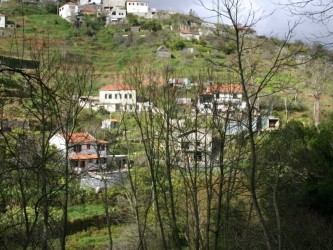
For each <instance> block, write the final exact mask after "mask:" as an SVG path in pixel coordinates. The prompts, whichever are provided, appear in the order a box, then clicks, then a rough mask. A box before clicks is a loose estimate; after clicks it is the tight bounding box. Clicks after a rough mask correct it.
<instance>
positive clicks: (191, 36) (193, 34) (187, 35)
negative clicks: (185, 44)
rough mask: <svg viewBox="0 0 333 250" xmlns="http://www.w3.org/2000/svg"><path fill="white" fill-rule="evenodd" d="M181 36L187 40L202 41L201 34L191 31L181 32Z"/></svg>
mask: <svg viewBox="0 0 333 250" xmlns="http://www.w3.org/2000/svg"><path fill="white" fill-rule="evenodd" d="M179 36H180V37H181V38H183V39H185V40H192V39H194V40H197V41H198V40H200V34H199V33H197V32H194V31H191V30H184V29H182V30H180V31H179Z"/></svg>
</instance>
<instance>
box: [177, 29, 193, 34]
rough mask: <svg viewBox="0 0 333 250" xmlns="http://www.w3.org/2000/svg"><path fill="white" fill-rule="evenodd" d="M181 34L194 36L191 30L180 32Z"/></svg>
mask: <svg viewBox="0 0 333 250" xmlns="http://www.w3.org/2000/svg"><path fill="white" fill-rule="evenodd" d="M179 32H180V33H182V34H191V35H192V34H193V32H192V31H190V30H180V31H179Z"/></svg>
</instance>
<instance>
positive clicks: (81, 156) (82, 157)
mask: <svg viewBox="0 0 333 250" xmlns="http://www.w3.org/2000/svg"><path fill="white" fill-rule="evenodd" d="M99 158H105V157H103V156H99V157H98V155H97V154H74V155H72V156H71V157H70V159H71V160H94V159H99Z"/></svg>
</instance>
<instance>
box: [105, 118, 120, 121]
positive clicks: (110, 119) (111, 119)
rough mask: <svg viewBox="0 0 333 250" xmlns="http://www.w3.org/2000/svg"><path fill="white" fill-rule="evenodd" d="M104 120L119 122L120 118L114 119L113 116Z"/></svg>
mask: <svg viewBox="0 0 333 250" xmlns="http://www.w3.org/2000/svg"><path fill="white" fill-rule="evenodd" d="M104 121H109V122H118V120H117V119H113V118H109V119H105V120H104Z"/></svg>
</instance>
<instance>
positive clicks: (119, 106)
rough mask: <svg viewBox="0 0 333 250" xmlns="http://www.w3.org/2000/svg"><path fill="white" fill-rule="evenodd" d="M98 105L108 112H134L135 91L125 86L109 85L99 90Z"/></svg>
mask: <svg viewBox="0 0 333 250" xmlns="http://www.w3.org/2000/svg"><path fill="white" fill-rule="evenodd" d="M99 105H100V106H101V107H104V108H105V109H106V110H107V111H109V112H116V111H134V110H135V106H136V91H135V89H134V88H133V87H132V86H129V85H126V84H109V85H106V86H103V87H101V88H100V89H99Z"/></svg>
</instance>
